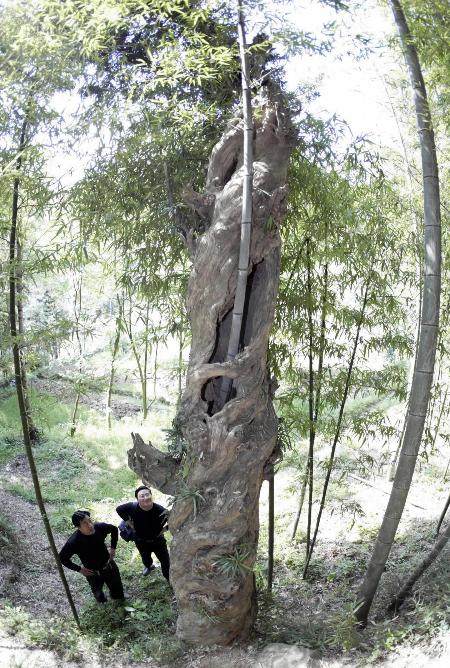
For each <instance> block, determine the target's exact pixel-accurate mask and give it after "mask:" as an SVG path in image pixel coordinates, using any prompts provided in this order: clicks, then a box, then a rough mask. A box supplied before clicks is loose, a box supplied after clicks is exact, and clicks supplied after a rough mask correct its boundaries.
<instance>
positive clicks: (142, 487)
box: [134, 485, 152, 499]
mask: <svg viewBox="0 0 450 668" xmlns="http://www.w3.org/2000/svg"><path fill="white" fill-rule="evenodd" d="M143 489H148V491H149V492H150V494H151V493H152V490H151V489H150V487H147V485H141V486H140V487H138V488H137V489H135V490H134V496H135V497H136V499H137V495H138V494H139V492H141V491H142V490H143Z"/></svg>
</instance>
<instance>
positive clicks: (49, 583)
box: [0, 381, 450, 668]
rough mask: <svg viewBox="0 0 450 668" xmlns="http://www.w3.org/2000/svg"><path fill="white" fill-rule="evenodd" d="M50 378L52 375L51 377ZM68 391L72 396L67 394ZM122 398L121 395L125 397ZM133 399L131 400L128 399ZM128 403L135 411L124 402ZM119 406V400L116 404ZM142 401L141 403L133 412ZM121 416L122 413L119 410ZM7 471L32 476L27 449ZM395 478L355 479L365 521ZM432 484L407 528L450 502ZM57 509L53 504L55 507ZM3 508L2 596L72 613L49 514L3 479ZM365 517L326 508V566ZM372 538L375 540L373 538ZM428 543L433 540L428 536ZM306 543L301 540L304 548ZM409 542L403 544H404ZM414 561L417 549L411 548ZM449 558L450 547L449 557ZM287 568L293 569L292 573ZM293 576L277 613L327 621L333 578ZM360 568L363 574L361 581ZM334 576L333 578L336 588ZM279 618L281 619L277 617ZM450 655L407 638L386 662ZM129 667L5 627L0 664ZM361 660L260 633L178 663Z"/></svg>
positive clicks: (420, 490)
mask: <svg viewBox="0 0 450 668" xmlns="http://www.w3.org/2000/svg"><path fill="white" fill-rule="evenodd" d="M49 383H50V381H49ZM39 390H41V391H48V392H52V393H56V394H57V395H58V397H59V398H60V399H61V398H62V396H61V395H60V392H61V393H64V392H67V386H66V385H65V384H64V383H62V384H61V388H59V387H55V384H54V381H51V387H50V386H49V387H45V386H39ZM63 396H65V395H63ZM121 400H122V398H119V400H118V401H121ZM125 404H126V402H125ZM89 405H90V407H94V408H95V407H96V398H95V397H94V398H92V397H91V398H90V401H89ZM122 405H123V406H124V410H125V412H127V411H128V410H131V409H130V407H129V406H127V405H124V404H122ZM116 407H117V405H116ZM135 408H136V407H134V406H133V411H134V410H135ZM118 416H119V415H118ZM1 477H4V478H7V479H9V480H11V479H16V480H22V481H24V480H25V479H27V478H29V471H28V464H27V462H26V459H25V457H24V456H22V455H19V456H18V457H16V458H15V459H14V460H13V461H11V462H9V463H8V464H6V465H5V466H4V467H3V469H2V470H0V479H1ZM293 484H295V477H294V472H293V471H292V470H290V469H284V470H282V471H281V472H280V473H279V474H278V475H277V477H276V498H277V502H276V522H277V526H279V527H287V526H290V524H291V522H292V518H293V515H294V513H295V504H296V495H295V494H293V493H292V486H293ZM389 489H390V484H389V483H388V482H387V481H385V480H384V479H383V478H381V477H380V478H378V479H377V480H375V481H372V482H370V483H369V484H367V481H364V480H358V479H357V478H355V479H354V480H353V481H352V494H353V496H354V498H355V499H356V500H357V501H358V503H360V504H361V506H362V507H364V508H366V509H369V510H368V516H367V517H366V518H365V520H367V521H369V523H372V524H374V525H377V523H378V522H379V520H380V519H381V516H382V513H383V512H384V508H385V505H386V502H387V498H388V496H387V494H388V492H389ZM430 489H431V488H430V485H428V484H426V483H425V482H424V483H423V484H422V483H418V484H415V486H414V488H413V490H412V493H411V495H410V497H409V499H408V503H407V506H406V508H405V514H404V518H403V519H402V526H403V530H404V531H405V530H406V531H408V528H409V527H411V528H414V527H416V526H419V524H420V523H421V522H422V523H423V522H432V521H433V522H434V519H435V517H436V514H437V513H438V509H440V508H441V507H442V506H443V503H444V500H445V498H446V496H447V490H446V486H445V485H444V486H443V487H442V489H441V490H438V491H436V490H435V491H434V493H433V495H431V494H430ZM48 509H49V510H50V509H51V508H50V507H49V508H48ZM0 512H1V514H2V516H3V517H4V518H6V520H8V519H9V520H10V521H11V523H13V524H14V526H15V531H16V534H17V537H18V546H17V558H16V559H15V560H14V561H12V560H10V559H8V558H6V559H5V558H4V556H3V557H2V555H1V554H0V600H1V599H4V598H7V599H8V600H9V601H10V602H11V603H12V604H14V605H23V603H24V601H26V608H27V610H28V612H30V611H32V614H33V615H34V616H36V618H39V619H50V618H51V617H52V616H55V617H58V618H61V619H64V618H68V617H69V615H70V610H69V607H68V604H67V602H66V599H65V595H64V591H63V587H62V584H61V582H60V579H59V576H58V573H57V572H56V570H55V567H54V562H53V557H52V554H51V551H50V548H49V546H48V543H47V539H46V536H45V532H44V531H43V529H42V520H41V517H40V514H39V511H38V508H37V506H36V505H35V504H33V503H29V502H27V501H25V500H23V499H22V498H20V497H19V496H16V495H13V494H11V493H10V492H8V491H6V490H4V489H2V487H1V484H0ZM266 514H267V486H266V485H264V486H263V490H262V496H261V517H265V516H266ZM357 525H358V523H357V522H356V523H355V525H354V526H351V523H349V522H345V521H344V522H342V521H337V520H336V516H335V515H330V514H326V515H325V516H324V522H323V525H322V529H321V534H322V536H326V537H327V541H326V543H325V544H324V543H322V547H321V551H320V557H321V559H322V562H321V563H322V564H326V567H327V568H328V566H329V565H330V564H335V563H336V561H337V560H338V559H340V558H341V557H342V556H345V557H346V558H348V559H350V560H351V559H352V549H353V548H352V539H353V538H354V537H355V535H356V532H357V531H358V526H357ZM55 538H56V542H57V545H58V546H60V545H62V544H63V542H64V540H65V538H66V537H63V536H58V535H56V536H55ZM371 540H372V539H368V544H369V543H370V542H371ZM423 547H424V548H425V547H426V543H425V542H424V544H423ZM299 549H301V547H299ZM401 549H402V546H401V545H400V546H399V550H400V551H401ZM404 558H405V559H406V560H407V559H408V558H409V555H408V554H407V553H405V555H404ZM442 559H447V561H448V550H447V552H446V554H444V555H443V556H442ZM283 568H284V569H286V566H284V565H283V564H282V563H281V560H279V561H278V563H277V562H276V564H275V571H276V572H275V576H277V570H278V575H281V574H282V573H281V571H282V570H283ZM285 575H286V574H285ZM291 577H292V581H290V582H289V583H288V585H284V584H283V586H282V587H280V588H279V589H278V590H277V591H276V595H277V597H278V599H279V606H278V612H277V614H278V615H279V616H280V615H281V616H283V618H284V619H283V620H282V621H283V623H284V624H285V626H286V628H289V625H290V624H292V628H293V629H295V628H297V627H296V623H297V622H298V620H299V619H300V618H302V619H304V618H311V619H313V618H314V619H315V620H316V621H317V620H319V621H320V616H321V615H322V614H323V612H324V610H325V608H326V606H327V600H328V598H327V597H328V594H329V591H330V590H329V589H326V587H327V585H326V584H325V585H324V586H323V587H322V586H321V585H318V586H317V587H316V589H315V590H314V595H313V596H311V597H310V599H309V600H305V592H304V589H303V588H302V584H301V583H300V579H299V578H298V577H297V576H291ZM358 577H359V574H358V573H356V574H355V582H356V580H357V578H358ZM67 578H68V581H69V584H70V586H71V588H72V589H73V590H74V591H76V592H77V596H81V598H82V599H83V598H84V597H86V598H87V597H89V589H88V586H87V583H85V582H84V581H83V582H80V577H79V576H78V575H77V574H76V573H72V572H67ZM396 578H397V575H396V573H395V570H394V571H393V572H390V571H389V570H388V572H387V573H386V574H385V576H384V585H385V586H386V585H387V586H388V587H389V586H391V587H392V588H395V587H396V586H397V584H398V582H397V580H396ZM331 586H332V583H331V584H330V587H331ZM275 621H277V620H275ZM449 656H450V635H449V634H448V633H447V634H446V635H442V636H441V637H439V640H438V641H436V643H435V646H430V645H427V641H426V640H425V641H424V643H423V644H420V643H419V644H416V645H414V647H411V646H409V645H408V644H407V643H405V644H403V645H399V647H397V648H395V650H394V651H392V652H391V653H390V655H389V658H388V659H385V660H384V661H382V662H380V663H379V664H378V665H380V666H383V667H384V668H444V666H445V667H447V665H448V657H449ZM103 665H105V667H106V665H107V666H108V668H125V666H128V665H130V664H129V663H126V662H125V663H124V662H123V661H122V662H121V660H120V659H118V660H117V661H116V662H111V660H110V659H108V662H107V663H106V664H103V662H101V661H100V660H99V659H98V657H91V658H89V659H86V661H85V662H82V663H79V662H78V663H77V664H71V663H68V662H65V663H63V662H61V659H60V658H59V657H58V656H57V655H56V654H55V653H53V652H50V651H44V650H41V649H36V648H29V647H27V646H26V645H25V644H24V643H23V642H21V641H20V640H19V639H18V638H17V637H10V636H6V635H5V634H4V633H3V634H2V632H1V631H0V668H18V667H19V666H24V667H25V666H26V668H29V667H30V668H47V667H48V668H54V667H55V668H56V667H60V666H61V667H64V668H75V666H85V667H86V668H103ZM132 665H133V666H134V667H135V668H140V666H142V668H144V666H145V667H146V668H153V666H155V667H156V665H157V664H155V663H152V662H146V663H145V664H138V663H133V664H132ZM354 665H358V666H361V663H360V662H355V661H354V659H352V656H351V654H346V655H344V657H341V656H339V655H338V654H337V652H333V651H328V652H326V656H324V655H322V656H320V655H319V654H318V653H317V652H314V651H311V650H309V649H307V648H304V647H300V646H298V645H296V644H292V643H289V644H288V643H285V642H274V643H271V644H269V645H267V646H266V647H264V648H263V649H260V648H259V647H258V644H257V640H254V642H253V643H252V642H251V641H250V642H248V643H245V644H242V645H240V646H236V647H230V648H214V647H213V648H204V649H195V650H191V651H186V653H185V655H184V656H183V658H182V659H181V660H177V662H176V664H174V668H175V666H176V668H297V667H302V666H305V667H306V666H307V667H308V668H341V667H344V666H354Z"/></svg>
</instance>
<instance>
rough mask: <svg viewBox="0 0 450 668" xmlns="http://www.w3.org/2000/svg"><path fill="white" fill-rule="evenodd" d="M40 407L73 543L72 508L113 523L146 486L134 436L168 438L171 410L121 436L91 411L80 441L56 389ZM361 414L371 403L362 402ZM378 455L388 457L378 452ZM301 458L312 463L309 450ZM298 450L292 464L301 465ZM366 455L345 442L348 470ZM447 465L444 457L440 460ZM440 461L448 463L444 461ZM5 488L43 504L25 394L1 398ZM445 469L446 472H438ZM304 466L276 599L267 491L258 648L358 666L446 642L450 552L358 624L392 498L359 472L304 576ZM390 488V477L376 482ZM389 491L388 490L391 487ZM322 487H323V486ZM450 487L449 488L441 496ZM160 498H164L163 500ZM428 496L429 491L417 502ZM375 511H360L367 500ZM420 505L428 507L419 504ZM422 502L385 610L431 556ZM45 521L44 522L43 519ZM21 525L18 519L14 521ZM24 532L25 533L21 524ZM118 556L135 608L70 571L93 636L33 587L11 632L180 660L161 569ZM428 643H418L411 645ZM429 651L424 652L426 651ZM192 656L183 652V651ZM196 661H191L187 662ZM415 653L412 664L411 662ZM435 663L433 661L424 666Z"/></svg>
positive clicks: (290, 501) (387, 588) (123, 424)
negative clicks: (132, 451)
mask: <svg viewBox="0 0 450 668" xmlns="http://www.w3.org/2000/svg"><path fill="white" fill-rule="evenodd" d="M33 406H34V408H35V413H36V416H37V420H36V421H37V422H38V423H39V424H40V425H41V426H43V428H44V430H45V440H44V442H43V444H42V445H40V446H39V447H38V448H36V459H37V463H38V467H39V471H40V474H41V478H42V487H43V492H44V497H45V499H46V501H47V503H48V510H49V515H50V518H51V521H52V525H53V527H54V529H55V531H56V532H57V533H58V534H59V535H58V542H59V544H62V542H63V540H64V539H65V537H66V536H67V535H68V534H69V533H70V532H71V530H72V529H71V525H70V521H69V518H70V515H71V513H72V512H73V510H74V509H76V508H78V507H84V508H88V509H89V510H91V511H92V513H93V515H94V516H95V517H96V518H98V519H100V520H106V521H112V522H117V519H118V518H117V516H116V515H115V513H114V507H115V505H116V504H117V503H118V502H119V501H121V500H125V499H129V498H130V495H131V494H132V490H133V488H134V486H135V484H136V482H137V480H136V478H135V476H134V474H133V473H131V472H130V471H129V469H128V468H127V465H126V449H127V447H128V445H129V432H130V431H132V430H133V429H138V430H140V432H141V433H142V435H143V436H144V437H145V438H150V439H151V440H152V441H153V442H155V443H156V444H159V445H161V443H162V442H163V432H162V429H164V428H166V427H167V426H168V425H169V424H170V418H171V415H170V412H168V411H167V409H164V410H163V411H161V412H159V413H157V412H153V413H152V415H151V416H150V419H149V420H148V423H147V424H145V425H137V424H136V422H134V423H132V422H131V420H128V419H124V420H121V421H118V422H115V423H114V425H113V429H112V431H111V432H108V431H107V429H106V428H105V420H104V417H103V415H101V414H99V413H98V412H95V411H90V410H87V409H86V408H82V410H81V414H80V424H79V428H78V430H77V433H76V435H75V437H74V438H73V439H71V438H69V437H68V436H67V427H68V423H69V419H70V407H69V406H67V405H65V404H61V403H59V402H58V401H57V399H55V398H54V397H51V396H48V395H35V396H34V397H33ZM354 408H355V410H356V409H357V408H359V407H358V406H355V407H354ZM374 454H376V453H375V452H374ZM297 459H300V460H302V459H303V457H300V458H298V457H297ZM295 460H296V457H295V456H294V457H290V458H289V460H288V463H290V464H291V465H292V464H293V463H295ZM359 461H360V460H359V457H358V455H357V452H356V451H355V450H354V449H352V447H351V444H347V445H346V446H345V447H343V448H341V452H340V464H339V465H340V466H341V467H342V470H345V471H346V472H347V473H348V471H352V470H353V471H357V472H358V473H360V470H359V468H358V466H359V465H360V463H359ZM436 466H437V465H436ZM437 468H438V469H439V466H437ZM0 470H2V473H0V487H1V486H3V488H4V489H5V490H7V491H8V492H10V493H12V494H14V495H16V497H19V498H20V499H23V500H25V501H33V500H34V494H33V490H32V487H31V483H30V480H29V476H28V472H27V466H26V463H25V462H24V458H23V454H22V448H21V443H20V438H19V434H18V415H17V408H16V401H15V397H14V396H10V397H6V398H5V399H4V400H3V401H1V403H0ZM429 470H430V469H427V470H424V472H423V474H422V475H419V478H420V482H419V486H420V485H422V486H423V489H422V488H421V489H422V492H423V495H424V496H425V498H426V497H427V495H428V496H429V494H430V493H431V492H433V493H436V489H437V487H438V485H437V481H436V477H435V476H433V477H432V478H430V476H429V475H427V471H429ZM435 473H436V472H435ZM298 477H299V476H297V475H296V474H295V471H294V470H293V469H292V468H285V469H283V470H281V471H280V473H279V475H278V476H277V479H276V481H277V482H276V486H277V508H276V513H277V518H276V528H277V537H276V552H275V582H274V591H273V595H272V596H267V595H265V594H264V587H265V567H266V559H265V556H266V555H265V550H266V544H267V528H266V521H265V520H266V516H267V512H266V511H267V507H266V506H267V501H266V490H265V489H263V496H262V505H261V520H262V526H261V541H260V556H259V559H258V568H257V581H258V585H259V587H260V590H261V596H260V614H259V620H258V625H257V635H256V637H255V638H254V641H256V647H261V646H263V645H265V644H267V643H269V642H286V643H295V644H298V645H302V646H307V647H310V648H313V649H318V650H320V651H321V652H322V653H324V654H325V656H327V655H329V656H336V654H337V653H340V651H341V650H345V652H346V654H344V655H343V658H344V660H345V659H346V660H347V661H349V662H350V663H351V665H357V664H359V665H368V664H369V663H371V662H372V661H376V660H377V659H378V658H379V657H380V656H382V657H384V656H389V653H392V651H393V650H395V651H396V652H397V653H396V655H395V656H396V657H397V658H396V665H399V666H400V665H403V664H402V663H401V658H399V657H401V654H402V652H406V653H408V652H409V651H410V650H411V651H416V652H417V651H422V649H420V648H421V647H424V646H428V648H429V647H430V646H433V645H434V648H435V650H436V652H437V651H438V650H439V643H440V642H442V638H445V637H446V634H448V623H449V620H448V609H447V605H448V604H447V600H448V598H446V596H445V591H446V589H447V590H448V575H449V571H448V559H447V560H446V558H445V556H444V558H443V559H441V560H440V562H438V563H437V564H435V566H434V567H433V568H431V569H430V571H429V572H428V573H427V574H426V576H425V577H424V578H423V580H422V582H421V584H420V587H419V589H418V591H419V594H418V595H417V596H416V598H415V599H413V600H412V601H411V602H410V603H409V604H408V605H406V606H405V610H404V612H403V613H402V614H401V615H400V616H399V617H398V618H397V619H396V620H393V621H392V620H385V619H381V621H378V622H376V623H375V624H373V625H371V626H370V627H369V629H368V630H367V631H366V632H365V633H364V634H363V635H362V637H357V636H356V635H355V633H354V631H353V625H352V608H353V606H354V597H355V591H356V587H357V584H358V582H359V578H360V576H361V574H362V572H363V570H364V567H365V563H366V560H367V557H368V554H369V552H370V547H371V543H372V540H373V536H374V532H375V530H376V526H377V522H378V521H379V515H380V513H381V512H382V510H383V509H384V504H385V500H386V499H387V497H386V496H385V495H384V496H383V494H382V493H379V492H377V491H376V490H373V489H372V488H364V487H361V486H359V487H358V485H357V484H355V481H354V480H352V479H349V478H347V477H343V479H342V481H341V483H340V484H339V485H338V484H334V485H332V487H331V489H330V493H331V497H330V501H331V507H332V508H333V514H332V515H331V514H330V513H329V512H328V513H326V514H325V515H326V516H325V515H324V518H325V519H324V524H323V530H322V531H321V534H320V538H321V540H319V542H318V545H317V551H316V555H315V558H314V559H313V561H312V564H311V571H310V576H309V578H308V580H307V581H303V580H302V579H301V571H302V566H303V558H304V543H303V539H304V523H303V525H301V527H300V531H299V534H298V537H297V540H296V541H295V542H294V543H292V542H291V541H290V532H291V526H292V521H293V517H294V514H295V510H296V507H295V506H296V502H297V496H298V494H297V492H296V487H297V483H296V480H297V479H298ZM375 484H376V485H377V487H383V483H382V481H380V480H378V481H375ZM385 489H388V487H387V486H385ZM319 491H320V490H319ZM443 495H444V489H442V490H441V492H440V496H443ZM160 500H161V501H162V502H163V503H164V502H165V500H164V498H163V497H160ZM417 500H418V501H420V495H419V497H417V499H416V501H417ZM358 505H359V506H360V507H361V508H364V509H365V513H366V514H365V515H361V516H360V515H359V514H358V513H356V516H355V512H354V509H355V507H357V506H358ZM419 505H420V504H419ZM439 510H440V504H437V505H436V508H435V511H434V513H431V514H430V513H428V515H427V513H425V517H424V518H422V519H421V520H420V521H419V519H418V518H420V517H421V516H423V515H424V513H423V512H422V511H421V510H420V509H415V511H414V508H413V507H410V511H409V513H410V514H409V515H408V513H406V517H405V522H404V523H403V525H402V529H401V532H400V534H399V538H398V541H397V546H396V548H395V550H394V553H393V557H392V559H391V561H390V563H389V568H388V572H387V573H386V576H385V578H384V583H383V589H382V592H381V596H380V597H379V599H378V603H377V608H376V609H375V612H376V613H377V612H378V613H380V612H382V610H383V605H384V604H385V603H386V601H387V599H388V597H389V595H390V593H391V592H393V591H395V588H396V586H397V582H398V580H399V579H402V578H403V576H404V575H405V574H406V573H407V572H408V571H409V570H410V564H411V555H414V554H415V553H416V554H417V555H419V556H420V555H421V554H422V553H423V552H425V551H426V550H427V549H428V547H429V545H430V542H431V534H432V526H433V516H435V515H437V514H439ZM36 521H37V522H39V520H38V519H37V520H36ZM10 528H11V529H12V530H14V527H10ZM19 533H20V532H19ZM117 561H118V564H119V567H120V569H121V572H122V574H123V579H124V582H125V586H126V589H127V591H128V595H129V605H128V606H127V608H129V609H125V610H123V609H120V608H116V607H115V606H114V604H110V603H108V604H107V606H105V607H99V606H96V605H95V604H92V602H91V598H90V594H89V591H88V589H87V587H86V585H85V583H84V582H83V583H82V584H80V579H79V578H80V576H76V575H73V577H72V574H69V579H70V581H71V584H72V587H73V588H74V590H75V592H76V600H77V602H78V603H79V605H80V606H81V611H82V619H83V622H84V624H85V628H86V633H85V635H84V636H83V638H80V636H79V634H78V633H77V632H76V631H75V630H74V628H73V627H72V625H71V624H69V623H67V622H66V621H64V617H63V616H62V615H66V608H65V603H64V601H61V602H60V605H61V610H64V612H61V614H60V615H59V616H58V617H57V618H55V619H54V620H53V621H52V623H51V624H49V623H48V620H46V619H42V620H38V619H36V618H34V615H33V611H34V610H33V593H32V592H31V593H30V599H29V600H27V601H23V602H22V608H23V609H20V608H19V607H18V605H17V603H18V602H17V601H13V602H12V604H11V605H6V606H3V610H2V612H1V613H0V618H1V620H2V623H3V626H4V628H6V630H8V631H9V632H17V633H20V634H21V635H22V636H25V638H26V640H27V641H28V642H29V643H31V644H32V645H39V646H44V647H51V648H54V649H55V650H57V651H59V652H60V653H62V654H63V655H64V656H65V657H66V658H75V657H78V658H80V657H81V656H86V654H89V653H90V652H92V651H95V650H98V651H100V652H104V653H105V654H106V657H108V652H111V653H112V654H113V655H114V656H115V657H116V658H117V656H119V657H122V660H123V662H124V664H125V665H127V663H129V662H130V663H131V662H133V661H140V660H143V659H144V658H145V657H149V656H151V657H154V658H155V660H159V661H162V662H164V661H165V662H169V663H170V664H171V665H175V662H176V661H177V658H178V657H180V655H181V652H182V648H181V646H180V645H179V643H178V642H177V640H176V639H175V638H174V624H175V618H176V616H175V613H174V611H173V610H172V608H171V604H170V593H169V590H168V588H167V587H166V585H165V583H164V581H163V580H162V578H161V576H160V574H158V575H156V576H154V577H152V578H151V579H149V578H147V579H142V578H141V577H140V576H139V573H140V568H141V565H140V560H139V557H138V556H137V553H136V550H135V549H133V546H132V545H129V544H128V545H125V544H124V543H123V542H122V541H121V542H120V543H119V550H118V553H117ZM413 647H416V649H415V650H414V649H411V648H413ZM417 648H418V649H417ZM180 660H181V659H180ZM184 661H185V659H183V665H184ZM408 661H409V662H410V660H409V659H407V660H405V665H407V664H408ZM423 665H425V664H423Z"/></svg>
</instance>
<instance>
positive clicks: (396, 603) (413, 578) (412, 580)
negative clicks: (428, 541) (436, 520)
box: [389, 524, 450, 612]
mask: <svg viewBox="0 0 450 668" xmlns="http://www.w3.org/2000/svg"><path fill="white" fill-rule="evenodd" d="M449 538H450V524H449V525H448V527H447V528H446V530H445V531H444V533H443V534H442V536H441V537H440V538H439V539H438V540H437V541H436V543H435V544H434V547H433V549H432V550H431V551H430V552H429V553H428V555H427V556H426V557H425V559H424V560H423V561H422V563H420V564H419V565H418V566H417V568H416V569H415V570H414V571H413V572H412V573H411V575H410V576H409V578H408V579H407V580H406V582H405V584H404V585H403V587H402V588H401V589H400V591H399V593H398V594H397V596H395V598H394V599H393V600H392V601H391V603H390V605H389V611H390V612H397V610H398V609H399V608H400V606H401V605H402V604H403V602H404V601H405V599H406V598H407V597H408V596H409V595H410V594H411V592H412V589H413V587H414V585H415V584H416V582H417V580H418V579H419V578H420V577H421V576H422V575H423V574H424V573H425V571H426V570H427V568H428V567H429V566H430V565H431V564H432V563H433V561H434V560H435V559H436V558H437V557H438V556H439V555H440V553H441V552H442V550H443V549H444V547H445V546H446V545H447V543H448V540H449Z"/></svg>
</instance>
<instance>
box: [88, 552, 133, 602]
mask: <svg viewBox="0 0 450 668" xmlns="http://www.w3.org/2000/svg"><path fill="white" fill-rule="evenodd" d="M87 581H88V582H89V586H90V588H91V589H92V593H93V594H94V596H95V598H96V600H97V601H98V602H99V603H104V602H105V601H106V596H105V594H104V592H103V585H105V584H106V586H107V587H108V589H109V593H110V594H111V598H114V599H118V600H120V599H123V598H124V595H123V586H122V579H121V577H120V572H119V569H118V568H117V564H116V562H115V561H112V560H111V561H108V563H107V564H106V566H105V567H104V568H102V569H101V570H99V571H96V573H95V575H89V576H88V578H87Z"/></svg>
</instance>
